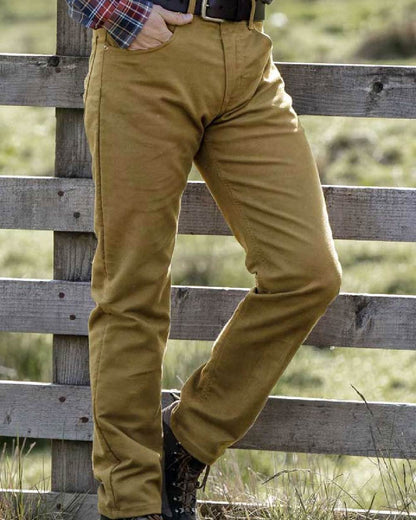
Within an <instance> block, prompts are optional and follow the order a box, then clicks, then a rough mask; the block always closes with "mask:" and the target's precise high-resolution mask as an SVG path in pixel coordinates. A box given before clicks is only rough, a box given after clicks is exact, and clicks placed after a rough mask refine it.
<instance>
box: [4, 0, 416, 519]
mask: <svg viewBox="0 0 416 520" xmlns="http://www.w3.org/2000/svg"><path fill="white" fill-rule="evenodd" d="M267 9H268V10H267V15H268V16H267V19H266V23H265V27H266V32H268V33H269V34H270V35H271V37H272V38H273V42H274V58H275V60H276V61H278V62H280V61H281V62H285V61H295V62H320V63H373V64H377V63H378V64H398V65H415V64H416V0H398V1H396V2H391V0H377V1H376V0H313V1H312V0H291V1H289V0H274V2H273V4H271V5H270V6H269V7H268V8H267ZM55 15H56V10H55V3H54V2H48V1H47V0H32V1H31V2H30V3H28V2H24V1H23V0H16V1H15V2H13V3H11V2H6V0H0V28H1V31H0V51H1V52H7V53H8V52H18V53H53V52H54V51H55V40H56V35H55V31H56V28H55ZM300 117H301V120H302V123H303V125H304V127H305V129H306V131H307V133H308V136H309V139H310V142H311V146H312V148H313V152H314V154H315V157H316V159H317V163H318V166H319V171H320V175H321V181H322V183H323V184H338V185H351V186H390V187H400V186H401V187H414V186H415V185H416V163H415V157H416V139H415V137H416V123H415V121H413V120H401V119H374V118H372V119H365V118H343V117H318V116H300ZM54 131H55V115H54V110H53V109H50V108H35V107H7V106H6V107H0V175H53V167H54ZM189 178H190V180H199V179H201V178H200V176H199V174H198V172H197V171H196V170H195V169H193V170H192V172H191V173H190V177H189ZM336 248H337V250H338V253H339V256H340V260H341V264H342V266H343V283H342V287H341V291H342V292H364V293H378V294H412V295H414V294H416V270H415V263H414V258H415V253H416V245H415V244H407V243H381V242H361V241H347V240H336ZM52 253H53V248H52V233H50V232H43V231H35V232H33V231H14V230H0V275H1V276H2V277H18V278H19V277H21V278H52V277H53V275H52V256H53V255H52ZM172 278H173V283H174V284H175V285H176V284H190V285H208V286H226V287H246V288H248V287H249V286H251V285H252V284H253V278H252V276H251V275H250V274H249V273H248V272H247V271H246V270H245V267H244V254H243V249H242V248H241V246H240V245H239V244H238V243H237V242H236V240H235V239H234V238H233V237H205V236H185V235H182V236H179V237H178V239H177V245H176V249H175V253H174V257H173V264H172ZM51 340H52V338H51V336H50V335H42V334H10V333H0V378H1V379H10V380H28V381H50V380H51V362H52V357H51V343H52V341H51ZM211 345H212V343H210V342H196V341H174V340H170V341H169V342H168V346H167V351H166V356H165V363H164V375H163V386H164V388H178V389H180V387H181V385H182V383H183V381H184V380H185V379H186V377H187V376H188V375H189V374H190V373H191V371H192V370H193V369H194V368H196V367H198V366H199V365H200V364H201V363H203V362H204V361H205V360H206V359H207V358H208V356H209V354H210V348H211ZM392 347H394V345H392ZM415 362H416V352H415V351H400V350H391V351H389V350H384V349H357V348H339V347H337V346H334V347H333V348H331V349H319V348H315V347H313V346H309V345H303V346H302V347H301V348H300V349H299V351H298V352H297V354H296V355H295V357H294V359H293V361H292V362H291V364H290V365H289V367H288V369H287V370H286V372H285V373H284V374H283V376H282V377H281V379H280V380H279V381H278V382H277V384H276V386H275V388H274V390H273V394H274V395H287V396H301V397H320V398H333V399H354V400H359V396H358V395H357V393H356V392H355V390H354V388H353V387H355V388H357V389H358V390H359V391H360V392H361V393H362V394H363V395H364V396H365V398H366V399H367V400H369V401H394V402H414V401H415V397H414V396H415V392H416V377H415V375H414V368H413V367H414V366H415V365H414V363H415ZM37 445H38V446H37V448H36V447H35V449H34V450H33V452H32V454H31V455H30V456H29V458H28V463H27V465H26V469H25V473H24V477H23V483H24V485H25V486H26V487H30V486H33V485H34V484H36V483H38V482H39V480H40V479H41V478H46V479H48V477H49V475H50V466H49V464H50V461H49V443H48V442H38V443H37ZM45 460H46V463H45ZM43 465H44V468H43ZM315 465H317V467H319V468H320V469H321V471H322V472H323V473H325V475H333V472H334V471H335V470H336V471H338V472H339V473H340V474H342V475H343V477H345V478H347V477H348V479H347V480H346V481H345V483H344V488H345V489H347V490H348V492H349V493H350V496H345V497H343V498H345V502H346V503H347V504H348V505H349V506H351V507H359V506H358V505H357V503H356V502H355V499H357V498H358V497H360V500H361V503H362V504H363V507H365V506H367V505H368V504H369V502H370V501H371V498H372V496H373V493H374V492H376V496H375V500H374V503H373V507H376V508H380V509H383V508H388V507H400V504H401V503H403V501H404V498H403V496H401V493H400V492H399V491H398V489H396V488H394V489H393V487H389V486H388V485H387V486H384V483H385V479H384V478H383V475H382V472H381V471H380V465H378V464H377V463H376V461H375V460H374V459H370V458H365V457H348V456H342V457H338V456H336V455H330V456H327V455H313V456H311V455H305V454H291V453H280V452H279V453H271V452H259V451H256V450H247V451H242V450H228V452H227V454H226V456H224V457H223V458H222V459H221V460H220V461H218V462H217V463H216V464H215V465H214V467H213V468H212V478H211V479H209V481H208V485H207V489H206V494H200V495H199V496H200V497H201V498H210V499H211V498H215V499H221V500H222V499H224V497H225V496H231V497H234V498H237V499H243V500H244V499H246V498H247V497H251V498H252V499H254V497H255V496H257V497H258V498H259V499H262V500H264V499H265V498H267V496H270V495H272V494H273V493H276V494H279V493H283V492H284V493H286V492H287V496H291V497H292V499H293V501H294V502H296V500H298V498H299V497H298V495H296V494H294V493H293V489H294V488H295V486H294V485H290V484H289V485H288V486H287V487H285V485H283V483H282V484H281V485H280V482H281V481H282V478H280V479H279V480H278V481H276V482H278V483H279V484H275V488H273V489H270V488H268V489H266V488H265V487H264V486H263V485H261V484H260V482H259V479H260V480H261V479H262V478H263V479H265V478H267V477H268V476H271V475H273V474H274V473H276V472H277V471H279V470H282V469H293V468H304V469H308V468H309V469H310V468H311V467H312V466H314V467H315ZM43 469H44V472H45V473H43V472H42V470H43ZM1 471H2V469H1V467H0V475H1ZM397 472H398V473H399V469H397ZM415 474H416V472H415V471H414V470H413V472H412V473H411V476H410V478H411V479H413V484H414V482H415ZM408 478H409V477H408ZM404 480H405V479H404V477H403V469H402V473H401V474H399V475H398V482H399V483H401V485H403V486H404V485H405V482H404ZM225 483H227V486H228V487H227V489H225V488H224V486H225ZM292 484H293V482H292ZM297 484H298V485H299V486H300V487H301V488H302V489H304V491H305V493H310V492H311V489H312V488H311V483H310V482H309V483H308V482H306V483H305V484H301V482H300V481H297ZM291 490H292V491H291ZM407 495H408V496H407V500H408V502H409V504H410V506H409V507H410V509H412V510H416V505H415V499H416V492H415V486H414V485H413V488H412V487H411V486H410V488H409V490H408V493H407ZM320 503H321V502H320ZM289 517H290V514H289V512H288V510H286V512H285V515H283V516H282V517H280V516H278V514H277V512H276V515H275V518H289ZM292 517H293V516H292ZM297 518H301V516H300V514H299V515H298V516H297ZM302 518H303V517H302ZM304 518H320V517H319V516H318V514H316V515H315V516H314V515H313V514H312V513H310V515H309V516H305V517H304ZM322 518H324V517H322ZM325 518H327V517H325Z"/></svg>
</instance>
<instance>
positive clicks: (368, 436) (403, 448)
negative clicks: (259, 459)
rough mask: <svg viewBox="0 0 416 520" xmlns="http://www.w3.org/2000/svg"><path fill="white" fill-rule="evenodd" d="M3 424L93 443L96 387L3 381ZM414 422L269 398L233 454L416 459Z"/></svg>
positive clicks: (9, 430)
mask: <svg viewBox="0 0 416 520" xmlns="http://www.w3.org/2000/svg"><path fill="white" fill-rule="evenodd" d="M175 392H176V393H177V394H180V392H179V391H176V390H175ZM171 401H172V396H171V394H170V391H169V390H164V391H163V392H162V405H163V406H165V405H166V404H168V403H170V402H171ZM0 417H1V420H0V435H5V436H15V435H17V434H19V436H20V437H32V438H43V439H58V440H77V441H91V439H92V433H93V423H92V417H91V409H90V387H89V386H86V385H85V386H81V385H80V386H77V385H56V384H45V383H26V382H25V383H21V382H10V381H6V382H0ZM415 417H416V404H411V403H385V402H367V403H364V402H361V401H343V400H336V399H311V398H296V397H276V396H270V397H269V398H268V400H267V402H266V405H265V407H264V408H263V409H262V411H261V412H260V414H259V416H258V417H257V420H256V421H255V423H254V424H253V425H252V426H251V428H250V429H249V430H248V431H247V432H246V434H245V435H244V437H243V438H241V439H240V440H239V441H238V442H236V443H235V444H234V445H233V446H232V448H240V449H256V450H257V449H258V450H272V451H285V452H301V453H327V454H331V453H332V454H334V453H337V454H344V455H356V456H366V457H367V456H368V457H371V456H376V455H378V456H388V457H391V458H409V459H415V458H416V429H415V428H414V423H415Z"/></svg>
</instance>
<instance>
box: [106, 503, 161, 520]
mask: <svg viewBox="0 0 416 520" xmlns="http://www.w3.org/2000/svg"><path fill="white" fill-rule="evenodd" d="M98 512H99V513H100V514H101V515H105V516H108V518H111V519H115V518H124V517H128V516H145V515H150V514H154V513H157V514H162V503H161V501H160V502H153V503H152V502H149V503H148V504H146V505H143V504H142V503H141V504H138V505H137V506H133V505H130V506H129V507H128V508H121V509H111V508H107V507H99V508H98Z"/></svg>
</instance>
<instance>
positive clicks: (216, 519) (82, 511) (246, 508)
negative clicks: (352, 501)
mask: <svg viewBox="0 0 416 520" xmlns="http://www.w3.org/2000/svg"><path fill="white" fill-rule="evenodd" d="M11 495H12V493H11V492H10V491H8V490H0V500H2V501H3V500H4V501H7V500H11ZM22 500H23V502H24V504H25V510H27V509H30V507H31V506H32V507H33V508H34V510H36V507H38V506H39V504H40V507H41V508H43V510H44V511H48V512H50V513H54V514H56V515H57V516H58V515H64V516H65V517H69V518H71V520H91V519H93V520H94V519H95V518H96V517H97V495H95V494H88V493H68V492H67V493H64V492H62V493H58V492H56V491H46V492H42V493H39V492H34V491H28V490H25V491H23V493H22ZM197 505H198V506H199V513H200V515H201V516H202V518H210V519H213V520H229V519H230V518H235V519H241V520H243V519H244V520H246V519H247V518H251V519H253V520H264V518H269V517H270V516H271V514H272V512H270V511H268V509H269V507H268V505H267V504H262V503H256V502H250V503H249V502H241V501H239V502H226V501H222V502H219V501H214V500H199V499H198V500H197ZM330 518H333V519H334V520H338V519H339V520H347V519H348V520H363V519H366V520H412V519H416V513H415V514H413V513H410V514H407V513H401V512H399V511H394V510H391V511H387V510H384V511H378V510H370V511H367V510H366V509H355V508H348V509H344V508H336V507H335V508H333V509H332V508H331V512H330Z"/></svg>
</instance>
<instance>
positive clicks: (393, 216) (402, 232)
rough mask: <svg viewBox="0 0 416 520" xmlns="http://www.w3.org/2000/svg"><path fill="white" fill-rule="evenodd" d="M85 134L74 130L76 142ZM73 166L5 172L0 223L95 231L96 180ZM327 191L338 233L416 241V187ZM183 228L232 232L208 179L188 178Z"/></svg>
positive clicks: (326, 187)
mask: <svg viewBox="0 0 416 520" xmlns="http://www.w3.org/2000/svg"><path fill="white" fill-rule="evenodd" d="M80 140H81V139H80V137H79V136H77V135H75V136H73V135H71V142H74V143H77V142H79V141H80ZM82 141H83V139H82ZM81 152H82V154H81V156H82V157H84V156H85V150H84V149H82V150H81ZM62 153H63V152H62V150H61V151H60V154H62ZM73 153H74V152H73V149H72V146H71V154H73ZM88 166H89V164H87V168H88ZM73 168H74V162H73V161H71V169H70V171H65V173H66V174H67V175H68V177H60V178H57V177H31V176H24V177H15V176H4V177H0V227H1V228H2V229H34V230H35V229H36V230H55V231H75V232H88V233H92V232H93V223H94V222H93V218H94V215H93V208H94V183H93V181H92V179H89V178H73V177H72V176H73V174H74V172H73ZM323 192H324V196H325V201H326V205H327V209H328V214H329V220H330V223H331V227H332V231H333V236H334V238H336V239H345V240H381V241H394V242H396V241H397V242H415V241H416V189H414V188H378V187H359V186H334V185H323ZM178 232H179V233H180V234H191V235H232V232H231V230H230V228H229V226H228V224H227V223H226V221H225V219H224V217H223V215H222V213H221V211H220V209H219V208H218V206H217V204H216V202H215V200H214V198H213V197H212V195H211V193H210V191H209V189H208V187H207V185H206V183H205V182H204V181H188V183H187V186H186V189H185V191H184V193H183V196H182V200H181V211H180V216H179V229H178Z"/></svg>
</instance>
